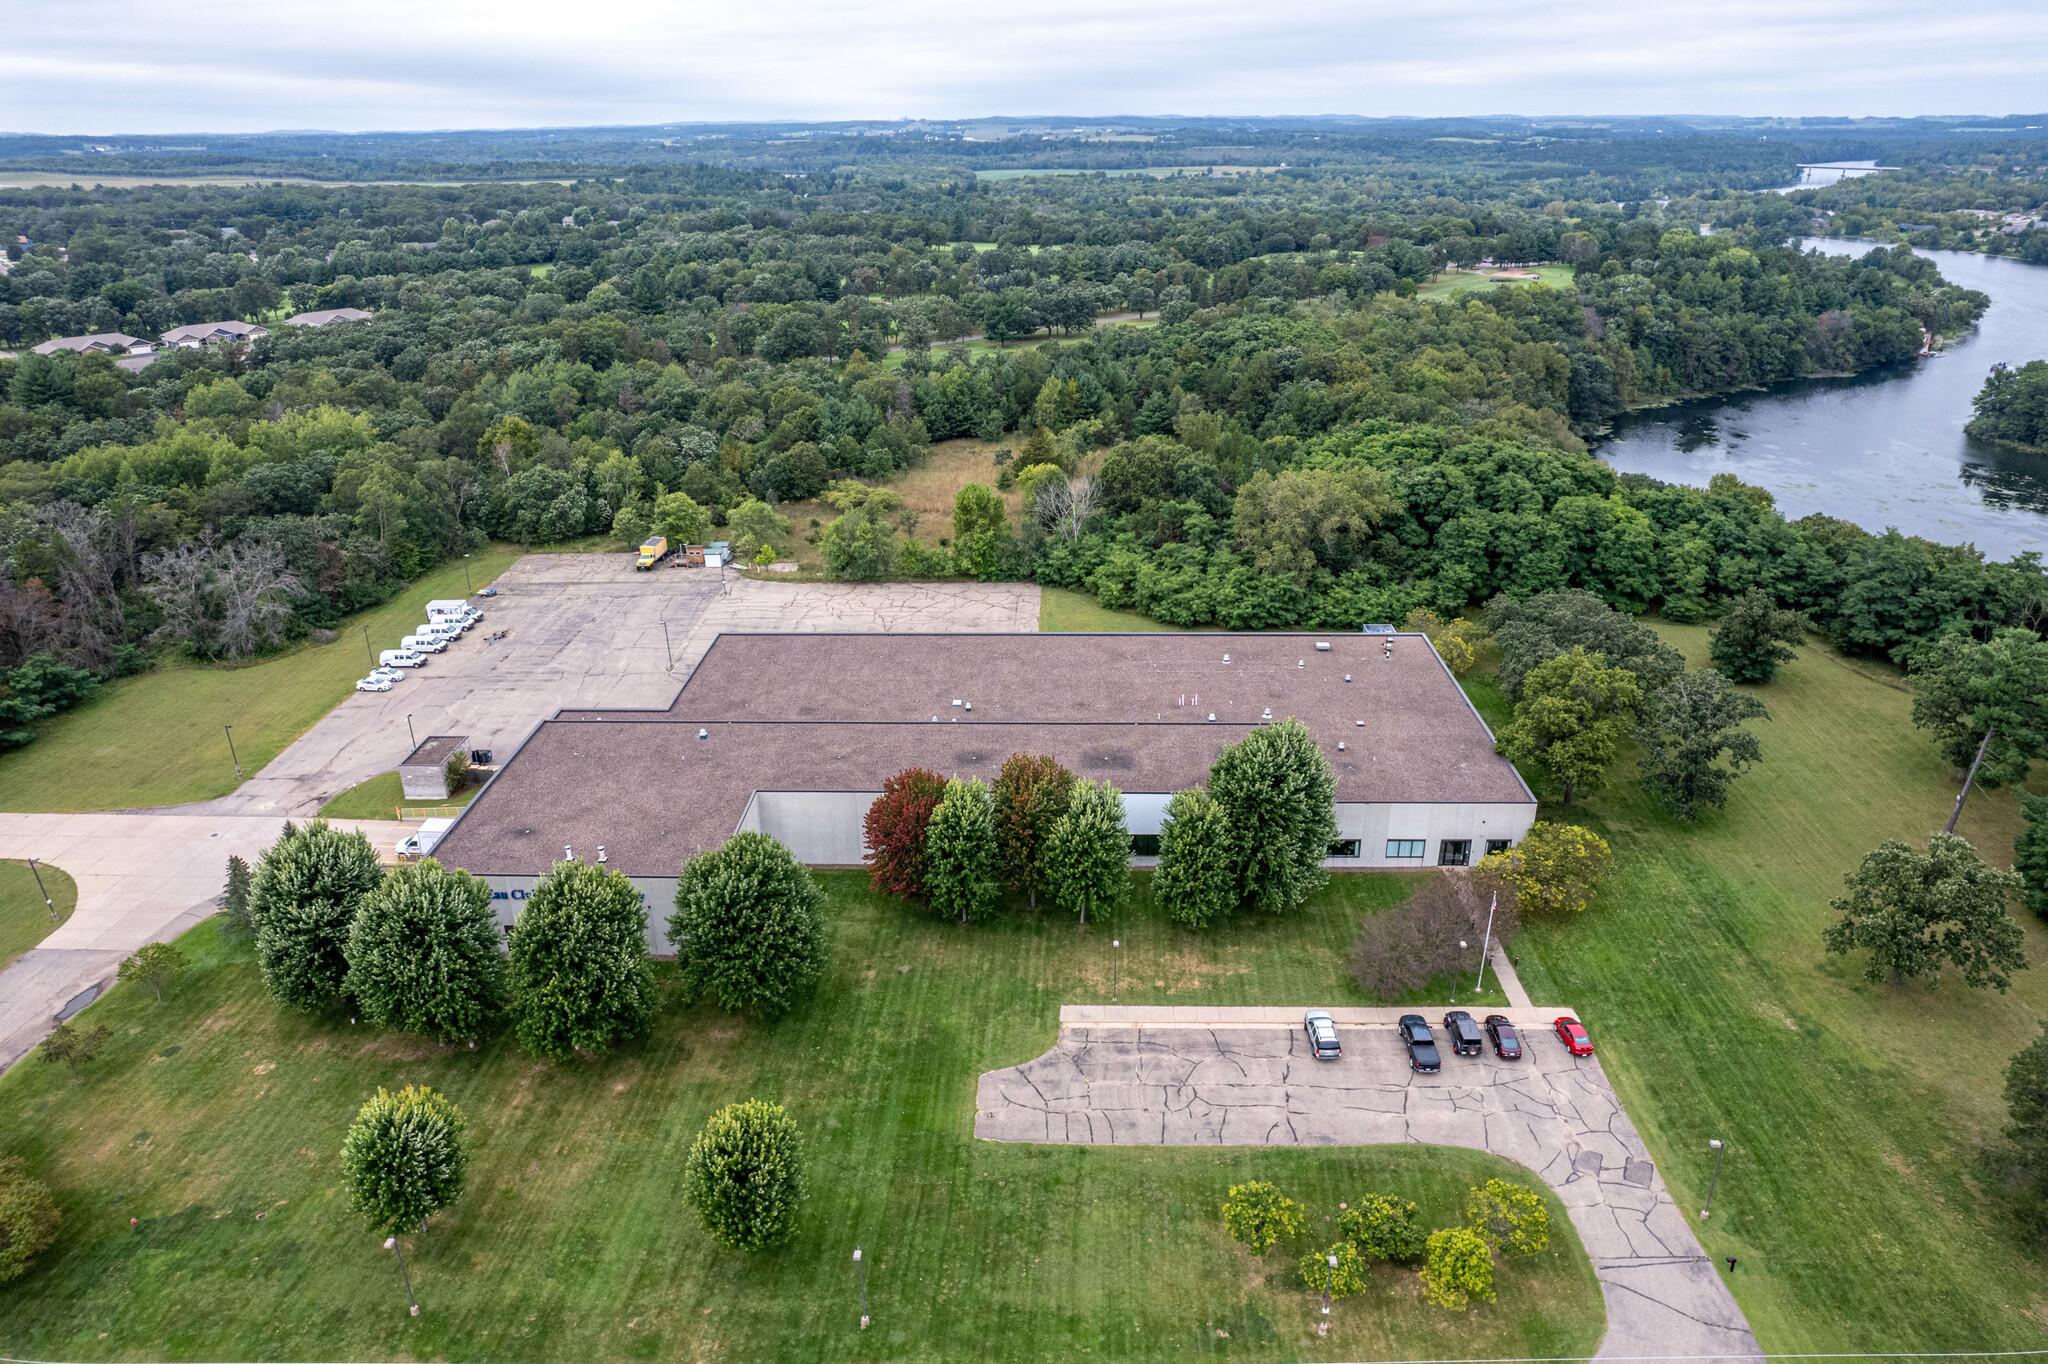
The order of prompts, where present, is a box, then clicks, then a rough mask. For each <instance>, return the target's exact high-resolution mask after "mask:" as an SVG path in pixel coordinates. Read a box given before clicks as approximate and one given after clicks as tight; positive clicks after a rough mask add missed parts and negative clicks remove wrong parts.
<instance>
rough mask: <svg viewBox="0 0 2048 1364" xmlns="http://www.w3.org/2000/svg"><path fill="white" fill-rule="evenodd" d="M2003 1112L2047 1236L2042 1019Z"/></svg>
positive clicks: (2023, 1195) (2008, 1077) (2026, 1211)
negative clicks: (2038, 1034)
mask: <svg viewBox="0 0 2048 1364" xmlns="http://www.w3.org/2000/svg"><path fill="white" fill-rule="evenodd" d="M2005 1115H2006V1119H2007V1121H2006V1128H2005V1137H2006V1140H2007V1141H2009V1142H2011V1143H2012V1148H2013V1155H2014V1157H2015V1161H2014V1163H2015V1164H2016V1166H2017V1167H2018V1169H2017V1171H2016V1173H2017V1175H2018V1183H2019V1185H2020V1188H2019V1195H2020V1196H2019V1198H2018V1199H2017V1200H2015V1203H2014V1212H2015V1213H2016V1214H2017V1215H2018V1217H2019V1220H2020V1223H2021V1225H2022V1226H2023V1227H2025V1228H2026V1230H2027V1232H2028V1234H2029V1235H2030V1236H2031V1237H2033V1239H2034V1240H2035V1241H2036V1242H2039V1241H2041V1240H2043V1239H2044V1238H2048V1023H2043V1024H2042V1025H2041V1036H2039V1037H2037V1038H2035V1039H2034V1040H2033V1041H2032V1042H2029V1043H2028V1044H2027V1045H2026V1046H2025V1047H2023V1048H2021V1049H2020V1051H2019V1052H2017V1053H2016V1054H2015V1055H2014V1056H2013V1058H2012V1060H2011V1062H2010V1063H2008V1064H2007V1066H2006V1068H2005ZM5 1277H6V1274H5V1269H4V1266H0V1278H5Z"/></svg>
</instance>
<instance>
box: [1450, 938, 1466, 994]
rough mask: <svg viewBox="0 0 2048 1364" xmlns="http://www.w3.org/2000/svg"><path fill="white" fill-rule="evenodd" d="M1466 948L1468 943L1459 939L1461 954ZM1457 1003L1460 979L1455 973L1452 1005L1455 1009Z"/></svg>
mask: <svg viewBox="0 0 2048 1364" xmlns="http://www.w3.org/2000/svg"><path fill="white" fill-rule="evenodd" d="M1465 948H1466V942H1465V940H1464V939H1463V938H1460V939H1458V950H1459V951H1460V952H1463V951H1464V950H1465ZM1457 1002H1458V977H1457V975H1456V973H1455V972H1454V973H1453V974H1452V976H1451V1004H1452V1005H1453V1007H1455V1006H1456V1005H1457Z"/></svg>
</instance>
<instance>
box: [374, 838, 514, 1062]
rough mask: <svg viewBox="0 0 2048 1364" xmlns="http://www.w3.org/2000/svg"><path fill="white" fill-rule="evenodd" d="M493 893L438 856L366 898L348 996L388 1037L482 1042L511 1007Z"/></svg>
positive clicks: (395, 874) (397, 874)
mask: <svg viewBox="0 0 2048 1364" xmlns="http://www.w3.org/2000/svg"><path fill="white" fill-rule="evenodd" d="M498 942H499V933H498V921H497V916H496V915H494V914H493V913H492V912H491V888H490V887H489V886H487V885H485V884H484V883H483V882H482V881H480V880H478V879H477V878H476V877H474V876H471V875H470V874H469V873H468V872H466V871H449V870H447V869H445V868H443V867H442V865H441V864H440V863H439V862H436V861H435V860H434V859H433V858H431V857H429V858H427V859H425V860H423V861H420V862H416V863H414V864H412V865H410V866H404V867H400V868H398V869H397V870H396V871H394V872H392V873H391V875H389V876H388V877H386V878H385V879H384V882H383V884H382V885H380V886H378V887H377V888H376V889H375V890H373V891H371V892H370V893H369V894H368V895H365V896H364V897H363V901H362V904H361V906H360V907H359V908H358V909H357V910H356V918H355V923H354V924H353V925H352V926H351V927H350V929H349V936H348V953H347V955H348V979H347V989H348V992H349V993H350V994H351V995H353V996H355V998H356V1000H357V1001H358V1003H359V1004H360V1005H361V1007H362V1011H363V1016H364V1017H365V1018H367V1019H369V1021H370V1022H372V1023H375V1024H376V1025H378V1026H379V1027H383V1028H398V1029H401V1030H403V1031H405V1032H423V1033H432V1034H434V1035H436V1036H439V1037H444V1038H451V1037H477V1036H479V1035H481V1034H483V1033H485V1032H487V1031H488V1030H489V1029H490V1027H491V1025H492V1024H493V1023H494V1022H495V1020H496V1018H497V1015H498V1013H499V1011H500V1010H502V1009H503V1008H504V1002H505V961H504V957H503V955H502V954H501V953H500V951H499V949H498Z"/></svg>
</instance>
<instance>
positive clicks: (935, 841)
mask: <svg viewBox="0 0 2048 1364" xmlns="http://www.w3.org/2000/svg"><path fill="white" fill-rule="evenodd" d="M924 847H925V865H924V881H925V895H926V897H927V899H928V900H929V901H930V903H931V907H932V909H933V910H934V911H935V912H936V913H938V914H940V915H942V916H944V917H946V918H952V917H955V916H957V917H958V918H959V920H960V922H961V923H963V924H964V923H969V922H972V921H973V920H975V919H982V918H986V917H988V915H989V914H991V913H993V912H994V910H995V906H996V894H997V886H996V878H995V868H996V825H995V811H994V808H993V805H992V803H991V802H990V800H989V794H988V787H987V785H986V784H984V783H983V782H981V781H978V780H975V779H974V778H971V777H970V778H968V779H967V780H965V781H962V780H961V779H959V778H957V777H956V778H954V779H953V780H952V781H949V782H947V783H946V793H945V795H943V796H941V797H940V798H939V804H938V808H937V809H935V810H933V811H932V818H931V824H930V825H929V826H928V827H927V828H926V830H925V839H924Z"/></svg>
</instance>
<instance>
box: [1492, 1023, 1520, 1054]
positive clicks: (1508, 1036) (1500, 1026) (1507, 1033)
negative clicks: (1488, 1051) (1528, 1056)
mask: <svg viewBox="0 0 2048 1364" xmlns="http://www.w3.org/2000/svg"><path fill="white" fill-rule="evenodd" d="M1486 1035H1487V1037H1488V1038H1490V1039H1491V1040H1492V1042H1493V1054H1494V1055H1495V1056H1498V1057H1499V1058H1500V1059H1501V1060H1503V1061H1519V1060H1521V1059H1522V1039H1521V1036H1520V1035H1519V1034H1518V1033H1516V1031H1515V1025H1514V1024H1512V1023H1510V1022H1508V1016H1507V1015H1506V1014H1488V1015H1487V1016H1486Z"/></svg>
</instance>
